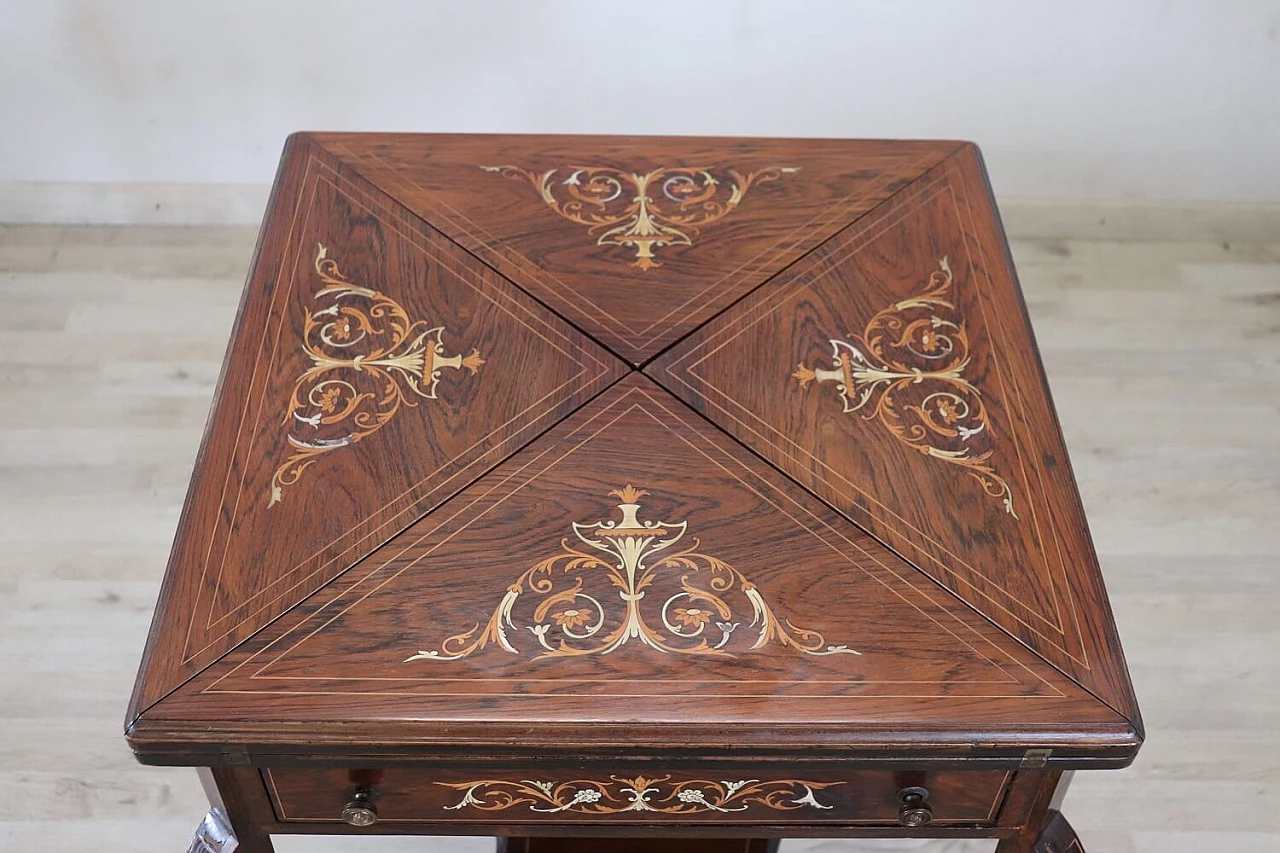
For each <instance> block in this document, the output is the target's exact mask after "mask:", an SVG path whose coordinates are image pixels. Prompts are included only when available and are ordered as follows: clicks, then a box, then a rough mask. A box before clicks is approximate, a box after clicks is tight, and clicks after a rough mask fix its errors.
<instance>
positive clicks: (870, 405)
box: [791, 257, 1018, 518]
mask: <svg viewBox="0 0 1280 853" xmlns="http://www.w3.org/2000/svg"><path fill="white" fill-rule="evenodd" d="M953 283H954V277H953V276H952V274H951V266H950V264H948V263H947V259H946V258H945V257H944V258H942V259H941V260H939V261H938V269H936V270H934V271H933V272H932V273H930V275H929V280H928V282H927V283H926V284H925V286H924V290H923V291H922V292H921V293H920V294H918V295H916V296H912V297H909V298H907V299H904V300H902V301H901V302H897V303H895V304H893V305H891V306H889V307H888V308H885V309H884V310H882V311H880V312H879V313H877V314H876V315H875V316H874V317H872V318H871V320H870V322H868V323H867V325H866V328H865V329H864V330H863V332H862V334H861V335H850V338H851V341H852V342H850V341H842V340H835V339H833V340H831V341H829V343H830V344H831V356H832V367H831V368H830V369H827V368H821V367H813V368H811V367H806V366H805V365H804V364H803V363H801V364H799V365H797V369H796V371H795V372H794V373H793V374H791V375H792V377H793V378H795V379H796V380H797V381H799V383H800V387H802V388H805V387H808V385H809V383H811V382H815V381H816V382H818V383H822V382H831V383H834V385H835V388H836V392H837V393H838V394H839V395H840V398H841V400H842V401H843V402H844V411H846V412H861V413H862V416H863V417H864V418H865V419H867V420H878V421H879V422H880V423H881V425H883V426H884V427H885V428H886V429H888V430H889V432H890V433H891V434H892V435H893V436H894V438H896V439H898V440H899V441H901V442H902V443H903V444H906V445H907V446H909V447H912V448H914V449H916V450H918V451H920V452H921V453H923V454H925V455H926V456H930V457H932V458H934V459H940V460H942V461H943V462H948V463H951V464H953V465H958V466H960V467H961V468H963V469H965V470H966V471H968V473H969V475H970V476H972V477H973V478H974V479H975V480H977V481H978V482H979V483H981V484H982V488H983V489H984V490H985V491H986V493H987V494H988V495H990V496H991V497H993V498H997V499H999V500H1000V501H1001V502H1002V503H1003V504H1004V508H1005V511H1006V512H1008V513H1009V514H1010V515H1012V516H1013V517H1014V518H1017V517H1018V515H1017V513H1015V512H1014V510H1013V490H1012V489H1010V488H1009V483H1008V482H1007V481H1006V480H1005V479H1004V478H1003V477H1001V476H1000V475H999V474H997V473H996V471H995V469H994V468H993V467H992V465H991V457H992V456H993V455H994V454H995V447H994V444H993V442H992V435H991V422H990V421H989V420H988V418H987V409H986V406H985V405H984V404H983V402H982V394H981V392H980V391H978V389H977V388H976V387H975V386H974V385H973V384H972V383H971V382H970V381H969V380H968V379H966V378H965V376H964V370H965V368H966V367H968V366H969V336H968V333H967V332H966V331H965V324H964V320H963V319H962V318H961V317H960V316H959V313H958V312H957V310H956V306H955V302H954V301H952V296H951V289H952V285H953Z"/></svg>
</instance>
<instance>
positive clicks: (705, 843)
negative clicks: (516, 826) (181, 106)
mask: <svg viewBox="0 0 1280 853" xmlns="http://www.w3.org/2000/svg"><path fill="white" fill-rule="evenodd" d="M497 853H778V839H777V838H527V837H523V836H519V837H513V838H499V839H498V850H497Z"/></svg>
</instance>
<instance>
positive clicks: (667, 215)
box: [480, 166, 799, 270]
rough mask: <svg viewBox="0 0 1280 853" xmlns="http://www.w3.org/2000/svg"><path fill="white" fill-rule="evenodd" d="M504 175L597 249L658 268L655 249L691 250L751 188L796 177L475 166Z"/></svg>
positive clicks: (781, 170) (777, 170)
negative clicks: (631, 252) (583, 230)
mask: <svg viewBox="0 0 1280 853" xmlns="http://www.w3.org/2000/svg"><path fill="white" fill-rule="evenodd" d="M480 168H481V169H484V170H485V171H486V172H497V173H498V174H501V175H504V176H506V177H508V178H515V179H517V180H526V181H528V182H529V183H530V184H532V185H533V187H534V189H536V190H537V191H538V193H539V194H540V195H541V196H542V200H543V201H544V202H546V204H547V207H549V208H551V209H552V210H554V211H555V212H556V213H558V214H560V215H561V216H563V217H564V218H565V219H567V220H569V221H570V222H576V223H578V224H579V225H586V226H587V233H588V234H590V235H591V236H593V237H595V238H596V245H597V246H625V247H627V248H633V249H635V251H636V258H635V260H634V261H632V262H631V265H632V266H635V267H639V268H640V269H642V270H648V269H653V268H654V267H660V266H662V263H661V262H660V261H658V260H657V258H656V256H655V254H654V250H655V249H658V248H660V247H662V246H692V245H693V237H694V236H696V235H697V233H698V229H699V228H701V227H702V226H704V225H710V224H711V223H712V222H715V221H716V220H718V219H722V218H723V217H725V216H727V215H728V214H729V213H730V212H731V211H732V210H733V209H734V208H736V207H737V206H738V205H739V204H740V203H741V202H742V199H743V198H744V197H745V196H746V194H747V191H748V190H749V189H751V187H752V186H753V185H755V184H761V183H764V182H766V181H775V180H777V179H778V178H780V177H782V176H783V175H785V174H790V173H792V172H798V171H799V169H798V168H797V167H794V166H773V167H770V168H767V169H761V170H759V171H756V172H748V173H746V174H745V175H744V174H742V173H741V172H739V171H737V170H736V169H726V170H725V171H723V172H722V173H721V174H720V177H717V176H716V175H715V174H713V173H712V172H711V171H710V170H709V169H704V168H697V167H689V168H673V167H667V166H664V167H662V168H660V169H654V170H653V171H652V172H646V173H645V174H643V175H641V174H638V173H636V172H627V171H623V170H621V169H613V168H609V167H606V166H570V167H569V169H571V170H572V171H571V172H570V174H569V176H568V177H566V178H564V179H563V180H558V177H557V173H558V172H559V171H560V170H559V169H551V170H550V171H547V172H543V173H541V174H539V173H538V172H531V171H529V170H527V169H521V168H520V167H519V166H481V167H480Z"/></svg>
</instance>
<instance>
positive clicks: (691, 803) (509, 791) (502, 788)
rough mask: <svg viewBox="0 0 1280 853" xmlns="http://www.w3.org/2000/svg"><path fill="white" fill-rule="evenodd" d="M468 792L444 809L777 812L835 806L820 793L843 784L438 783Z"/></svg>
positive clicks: (617, 779) (665, 779)
mask: <svg viewBox="0 0 1280 853" xmlns="http://www.w3.org/2000/svg"><path fill="white" fill-rule="evenodd" d="M436 784H437V785H443V786H445V787H448V788H453V789H454V790H457V791H462V792H463V794H462V799H461V800H459V801H458V802H457V803H455V804H454V805H451V806H445V807H444V808H445V809H446V810H449V811H460V810H462V809H464V808H466V809H476V810H477V811H486V812H500V811H506V810H507V809H510V808H515V807H517V806H528V809H529V811H532V812H542V813H543V814H557V813H559V812H577V813H579V814H594V815H612V814H621V813H623V812H660V813H662V814H673V815H688V814H698V813H699V812H744V811H746V810H747V809H749V808H751V806H752V805H760V806H764V807H765V808H768V809H773V810H774V811H794V810H796V809H802V808H809V809H817V810H825V809H831V808H834V806H831V805H827V804H826V803H823V802H820V801H819V800H818V798H817V797H816V796H815V791H820V790H822V789H823V788H830V787H833V786H836V785H843V784H844V783H843V782H805V781H800V780H798V779H778V780H771V781H768V782H762V781H760V780H759V779H740V780H738V781H736V782H732V781H721V782H716V781H711V780H706V779H689V780H685V781H682V782H672V781H671V777H670V776H661V777H659V778H656V779H648V778H646V777H644V776H636V777H633V778H626V777H621V776H610V777H609V780H608V781H607V782H596V781H593V780H590V779H574V780H570V781H567V782H543V781H535V780H527V779H525V780H520V781H518V782H515V781H506V780H502V779H481V780H479V781H475V782H437V783H436Z"/></svg>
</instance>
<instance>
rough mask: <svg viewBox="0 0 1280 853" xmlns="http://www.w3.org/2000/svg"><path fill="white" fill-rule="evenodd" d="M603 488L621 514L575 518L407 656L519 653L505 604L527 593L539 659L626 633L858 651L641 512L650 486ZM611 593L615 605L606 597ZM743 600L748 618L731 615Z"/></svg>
mask: <svg viewBox="0 0 1280 853" xmlns="http://www.w3.org/2000/svg"><path fill="white" fill-rule="evenodd" d="M609 494H610V495H613V496H616V497H617V498H619V499H620V500H621V503H619V504H617V508H618V510H619V512H620V513H621V516H622V517H621V519H619V520H613V519H610V520H608V521H597V522H594V523H592V524H580V523H578V522H576V521H575V522H573V523H572V525H573V535H574V537H575V538H576V539H577V540H578V541H577V543H570V541H569V539H568V538H564V539H562V540H561V542H560V545H561V550H560V551H559V552H558V553H556V554H555V555H553V556H551V557H548V558H546V559H545V560H542V561H541V562H539V563H537V564H536V565H534V566H533V567H532V568H530V569H528V570H526V571H525V572H524V573H523V574H522V575H520V577H519V578H517V579H516V581H515V582H514V583H513V584H511V586H509V587H507V591H506V594H505V595H504V596H503V598H502V601H501V602H500V603H499V604H498V606H497V607H495V608H494V610H493V614H492V615H491V616H490V617H489V620H488V621H487V622H486V623H484V626H483V627H481V625H480V623H478V622H477V623H476V624H475V625H474V626H472V627H471V628H469V629H468V630H466V631H463V632H462V633H459V634H454V635H453V636H450V637H448V638H446V639H445V640H444V641H443V642H442V643H441V644H440V647H439V649H433V650H428V651H419V652H418V653H417V654H414V655H412V656H410V657H409V658H407V659H406V661H405V662H406V663H407V662H409V661H416V660H437V661H448V660H458V659H460V658H465V657H468V656H469V655H471V654H473V653H475V652H478V651H480V650H481V649H483V648H485V647H486V646H488V645H489V644H490V643H493V644H496V645H498V646H499V647H501V648H502V649H504V650H506V651H507V652H510V653H511V654H516V655H519V654H523V653H524V651H523V650H522V649H521V648H517V645H516V643H515V639H514V636H513V633H512V632H515V634H516V635H519V636H521V637H523V636H524V632H523V631H520V630H519V629H520V628H521V627H522V626H520V625H517V623H516V621H515V619H514V617H513V614H512V610H513V608H514V607H515V605H516V603H517V602H518V601H519V600H520V599H521V598H522V597H524V596H530V597H533V598H535V599H536V600H537V604H536V606H535V607H534V610H533V614H532V618H533V624H530V625H524V626H523V627H524V628H527V629H528V631H529V632H530V633H531V634H532V635H533V637H535V638H536V639H537V646H532V647H531V648H530V651H533V652H536V653H537V655H536V657H537V658H551V657H561V656H581V655H606V654H609V653H611V652H613V651H616V650H617V649H620V648H622V647H623V646H625V645H626V644H627V643H628V642H630V641H631V640H636V641H637V642H639V643H641V644H643V645H645V646H647V647H649V648H650V649H653V650H655V651H657V652H663V653H675V654H696V655H723V656H729V657H733V656H734V654H733V652H734V650H735V649H736V650H742V648H743V647H746V648H747V650H755V649H761V648H764V647H765V646H768V645H770V644H771V643H776V644H778V645H780V646H783V647H786V648H791V649H795V650H796V651H798V652H801V653H803V654H809V655H835V654H853V655H857V654H861V652H857V651H854V650H853V649H850V648H849V647H848V646H845V645H834V644H829V643H828V642H827V640H826V638H825V637H824V636H823V635H822V634H821V633H819V632H818V631H814V630H810V629H807V628H799V627H796V626H795V625H794V624H792V622H791V621H790V620H782V619H779V618H778V617H777V616H776V615H775V614H774V612H773V609H772V608H771V607H770V606H769V604H768V603H767V602H766V601H765V598H764V595H763V594H762V593H761V591H760V589H759V587H757V586H756V585H755V584H754V583H752V582H751V581H750V580H748V579H747V577H746V576H745V575H744V574H743V573H742V572H740V571H738V570H737V569H735V568H734V567H733V566H730V565H729V564H728V563H725V562H724V561H722V560H719V559H717V558H715V557H713V556H711V555H709V554H704V553H701V552H700V551H699V550H698V548H699V541H698V540H697V539H695V538H690V539H689V540H688V541H687V542H686V541H685V533H686V531H687V528H688V522H687V521H679V522H671V521H662V522H657V521H650V520H643V521H642V520H641V519H640V518H639V513H640V510H641V508H642V505H641V503H640V498H642V497H644V496H645V495H647V494H648V492H646V491H644V490H642V489H637V488H635V487H634V486H632V485H631V484H627V485H626V486H625V487H624V488H622V489H617V490H614V491H612V492H610V493H609ZM681 543H683V545H682V544H681ZM582 546H586V548H587V549H590V550H584V549H583V547H582ZM678 546H680V547H678ZM593 551H594V552H596V553H592V552H593ZM600 554H604V555H606V556H605V557H601V556H600ZM570 579H571V580H570ZM602 582H607V583H602ZM614 593H616V595H617V597H618V598H619V599H621V601H622V606H621V607H620V608H619V607H618V606H617V605H616V604H614V605H613V606H612V607H609V606H606V602H610V601H612V600H613V594H614ZM735 599H737V600H735ZM650 602H652V603H650ZM744 605H745V607H744ZM748 607H749V610H750V613H751V616H750V621H745V617H741V616H739V615H738V614H739V613H740V612H745V611H746V609H747V608H748ZM619 610H620V611H621V612H620V613H619V612H618V611H619ZM742 635H753V637H754V639H752V640H751V642H750V644H749V646H748V644H747V642H745V641H740V642H738V643H734V639H735V637H736V636H737V637H740V636H742Z"/></svg>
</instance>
